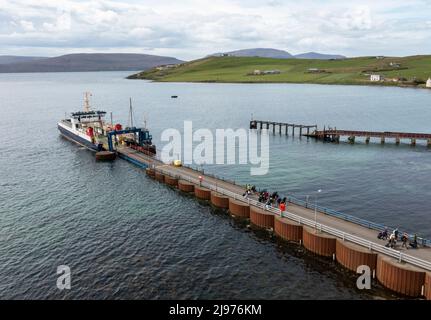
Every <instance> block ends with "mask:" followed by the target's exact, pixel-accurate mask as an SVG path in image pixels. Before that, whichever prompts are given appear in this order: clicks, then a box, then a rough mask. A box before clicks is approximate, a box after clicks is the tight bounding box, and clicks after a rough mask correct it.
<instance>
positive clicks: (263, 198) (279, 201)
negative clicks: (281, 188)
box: [243, 184, 288, 212]
mask: <svg viewBox="0 0 431 320" xmlns="http://www.w3.org/2000/svg"><path fill="white" fill-rule="evenodd" d="M256 193H257V194H258V201H259V202H260V203H264V204H265V209H266V210H268V209H270V208H278V209H280V211H282V212H283V211H286V207H287V202H288V201H287V198H286V197H283V198H281V197H280V196H279V195H278V192H273V193H271V194H270V193H269V192H268V191H267V190H263V191H259V192H257V191H256V186H254V185H251V184H247V185H246V190H245V192H244V194H243V196H244V198H248V197H250V196H251V195H253V194H256Z"/></svg>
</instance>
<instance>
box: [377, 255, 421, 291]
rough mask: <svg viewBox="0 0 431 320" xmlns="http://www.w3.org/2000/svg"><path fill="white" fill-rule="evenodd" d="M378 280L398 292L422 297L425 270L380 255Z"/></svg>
mask: <svg viewBox="0 0 431 320" xmlns="http://www.w3.org/2000/svg"><path fill="white" fill-rule="evenodd" d="M377 280H378V281H379V282H380V283H381V284H382V285H384V286H385V287H386V288H388V289H391V290H392V291H395V292H397V293H400V294H403V295H406V296H410V297H420V296H421V295H422V287H423V286H424V284H425V272H424V271H421V270H420V269H418V268H415V267H413V266H409V265H405V264H401V263H398V261H396V260H395V259H392V258H388V257H384V256H382V255H379V256H378V259H377Z"/></svg>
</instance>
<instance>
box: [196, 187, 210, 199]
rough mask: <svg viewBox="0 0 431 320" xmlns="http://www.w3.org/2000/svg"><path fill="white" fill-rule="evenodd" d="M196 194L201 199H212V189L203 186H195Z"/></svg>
mask: <svg viewBox="0 0 431 320" xmlns="http://www.w3.org/2000/svg"><path fill="white" fill-rule="evenodd" d="M195 196H196V198H198V199H201V200H211V190H210V189H207V188H205V187H201V186H195Z"/></svg>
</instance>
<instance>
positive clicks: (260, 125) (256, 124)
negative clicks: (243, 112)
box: [250, 120, 317, 137]
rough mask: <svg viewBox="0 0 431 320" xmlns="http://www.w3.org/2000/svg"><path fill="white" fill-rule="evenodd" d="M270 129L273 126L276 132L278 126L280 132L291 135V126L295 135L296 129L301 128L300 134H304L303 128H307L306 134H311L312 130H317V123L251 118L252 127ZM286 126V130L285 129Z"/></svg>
mask: <svg viewBox="0 0 431 320" xmlns="http://www.w3.org/2000/svg"><path fill="white" fill-rule="evenodd" d="M264 126H265V129H268V130H269V127H270V126H272V132H273V133H274V134H275V131H276V130H275V129H276V127H278V133H279V134H282V132H284V134H285V135H289V128H291V133H292V136H294V135H295V129H299V136H300V137H301V136H302V135H303V130H306V132H307V133H306V135H310V130H312V129H314V130H317V125H315V124H314V125H303V124H294V123H286V122H274V121H264V120H251V121H250V129H260V130H262V129H264ZM283 128H284V130H283Z"/></svg>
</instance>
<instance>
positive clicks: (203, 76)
mask: <svg viewBox="0 0 431 320" xmlns="http://www.w3.org/2000/svg"><path fill="white" fill-rule="evenodd" d="M391 63H392V65H391ZM394 64H395V66H394ZM310 68H315V69H318V71H317V72H316V71H314V72H310V71H309V69H310ZM254 70H261V71H264V70H279V71H280V73H279V74H267V75H252V74H251V73H253V71H254ZM371 73H372V74H381V75H383V76H384V77H385V79H386V80H385V81H382V82H371V81H370V80H369V79H370V76H369V74H371ZM430 76H431V56H429V55H427V56H425V55H423V56H410V57H402V58H397V57H384V58H380V59H378V58H376V57H360V58H349V59H344V60H306V59H304V60H302V59H271V58H258V57H210V58H205V59H200V60H194V61H191V62H186V63H183V64H181V65H178V66H177V67H175V68H169V69H165V70H157V69H151V70H149V71H145V72H140V73H137V74H134V75H131V76H129V77H128V78H129V79H149V80H155V81H166V82H231V83H235V82H239V83H274V82H275V83H277V82H279V83H281V82H286V83H321V84H359V85H395V86H419V87H424V86H425V85H424V82H425V81H426V80H427V79H428V77H430ZM393 78H401V79H402V81H397V82H395V81H392V79H393ZM415 79H416V80H415Z"/></svg>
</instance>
